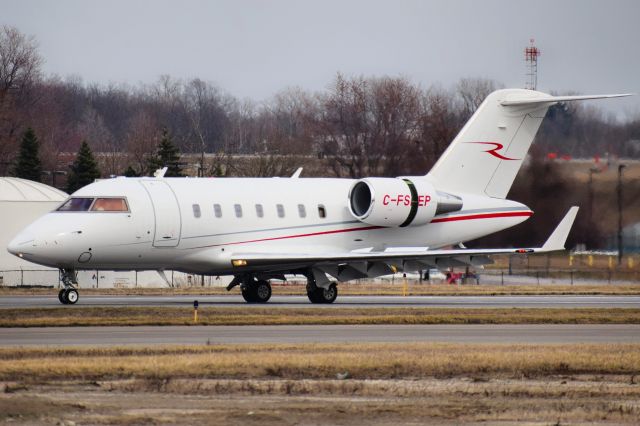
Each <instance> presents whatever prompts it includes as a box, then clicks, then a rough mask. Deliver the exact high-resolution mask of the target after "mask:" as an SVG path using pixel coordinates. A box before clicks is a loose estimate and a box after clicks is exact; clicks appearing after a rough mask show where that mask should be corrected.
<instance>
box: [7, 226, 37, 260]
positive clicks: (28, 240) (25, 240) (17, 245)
mask: <svg viewBox="0 0 640 426" xmlns="http://www.w3.org/2000/svg"><path fill="white" fill-rule="evenodd" d="M34 243H35V238H34V237H33V235H31V234H29V233H26V232H21V233H19V234H18V235H16V237H15V238H14V239H13V240H11V241H10V242H9V244H8V245H7V251H8V252H9V253H11V254H13V255H16V256H18V257H23V256H24V254H25V253H29V252H30V249H31V251H32V249H33V247H34V245H35V244H34Z"/></svg>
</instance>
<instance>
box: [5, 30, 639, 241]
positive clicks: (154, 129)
mask: <svg viewBox="0 0 640 426" xmlns="http://www.w3.org/2000/svg"><path fill="white" fill-rule="evenodd" d="M42 63H43V58H42V57H41V56H40V54H39V52H38V47H37V42H36V40H34V39H33V38H31V37H28V36H25V35H23V34H21V33H20V32H19V31H18V30H16V29H15V28H12V27H7V26H5V27H1V28H0V175H6V174H9V173H10V172H11V170H12V167H13V163H14V160H15V157H16V152H17V150H18V145H19V142H20V139H21V137H22V134H23V133H24V131H25V130H26V129H27V128H28V127H32V128H33V129H34V130H35V133H36V135H37V137H38V138H39V140H40V144H41V147H40V156H41V160H42V163H43V169H44V170H48V171H55V170H57V169H65V168H66V164H65V161H67V162H68V161H69V157H68V155H66V156H65V155H64V154H65V153H74V152H76V150H77V149H78V147H79V146H80V144H81V142H82V141H83V140H86V141H88V143H89V144H90V145H91V147H92V149H93V151H94V152H99V153H100V162H101V168H102V173H103V175H105V176H108V175H112V174H114V175H116V174H122V173H123V171H124V170H125V169H126V168H127V167H129V166H131V167H132V168H133V169H134V170H135V171H136V172H137V173H139V174H142V175H149V174H150V173H151V172H152V170H149V169H148V168H149V161H148V159H149V157H150V156H151V155H152V154H153V153H154V151H155V149H156V146H157V144H158V141H159V139H160V135H161V134H162V131H163V130H164V129H167V131H168V133H169V134H170V136H171V138H172V140H173V142H174V143H175V144H176V145H177V146H178V147H179V149H180V150H181V151H182V153H183V154H190V155H189V158H190V159H191V160H192V159H194V158H200V154H201V153H203V152H204V153H207V155H206V157H205V159H204V161H203V162H202V163H203V164H201V166H202V167H201V172H203V174H204V175H212V176H285V175H289V174H290V173H292V172H293V171H294V170H295V168H296V167H298V166H301V165H305V159H308V160H309V162H310V163H313V164H314V165H315V167H311V168H306V169H305V175H306V176H309V175H316V176H339V177H354V178H355V177H362V176H371V175H377V176H397V175H410V174H424V173H426V172H427V171H428V169H429V167H430V166H431V165H432V164H433V163H434V162H435V160H436V159H437V158H438V157H439V156H440V154H441V153H442V152H443V151H444V149H445V148H446V147H447V145H448V144H449V143H450V142H451V140H453V138H454V137H455V135H456V133H457V132H458V131H459V129H460V128H461V126H462V125H463V124H464V122H465V121H466V120H467V119H468V118H469V117H470V116H471V114H473V112H474V111H475V110H476V109H477V107H478V106H479V104H480V103H481V102H482V100H483V99H484V98H485V96H486V95H487V94H488V93H489V92H491V91H493V90H495V89H497V88H499V87H500V85H499V84H498V83H496V82H494V81H491V80H487V79H478V78H468V79H462V80H460V81H459V82H458V84H457V85H456V86H455V87H451V88H443V87H442V86H440V85H438V84H433V85H431V86H429V87H422V86H420V85H418V84H415V83H413V82H411V81H410V80H408V79H406V78H402V77H388V76H383V77H357V76H356V77H349V76H344V75H341V74H337V75H336V76H335V78H334V79H333V81H331V82H330V84H329V86H328V88H327V89H326V90H324V91H321V92H318V93H312V92H310V91H306V90H304V89H301V88H288V89H285V90H283V91H281V92H280V93H278V94H277V95H275V96H274V97H272V98H271V99H269V100H267V101H265V102H260V103H258V102H254V101H251V100H240V99H238V98H236V97H234V96H232V95H231V94H229V93H227V92H226V91H224V90H223V89H221V88H219V87H217V86H216V85H215V84H213V83H211V82H207V81H203V80H200V79H197V78H196V79H191V80H179V79H175V78H172V77H170V76H167V75H163V76H161V77H160V78H159V79H158V80H157V81H156V82H155V83H153V84H148V85H139V86H127V85H99V84H87V83H84V82H82V81H81V80H80V79H79V78H74V77H70V78H66V79H62V78H59V77H55V76H44V75H43V73H42V72H41V66H42ZM532 152H533V158H534V159H533V161H531V162H530V163H529V165H528V166H527V167H525V168H524V169H523V170H522V171H521V175H523V176H524V175H526V176H524V177H521V178H519V179H518V180H517V182H516V185H515V186H514V188H513V190H512V194H510V195H511V196H512V198H515V199H518V200H520V201H523V202H525V203H530V205H532V206H533V207H534V208H536V207H538V206H539V209H538V215H536V217H538V218H539V219H538V220H537V221H532V222H531V224H529V225H526V226H528V227H529V231H530V233H529V235H531V233H533V234H535V235H537V234H538V231H540V232H543V231H542V230H543V229H545V230H546V229H548V227H549V226H551V222H553V221H555V220H556V218H557V217H559V215H561V214H562V212H563V211H564V207H565V204H566V203H565V202H563V200H559V199H558V198H559V197H560V198H561V197H563V195H562V194H566V193H574V194H581V192H580V190H579V188H577V187H576V188H573V187H571V185H574V186H576V185H578V186H579V185H580V184H579V183H575V182H574V183H571V182H569V181H568V178H567V177H566V176H561V174H560V173H558V171H557V170H556V169H554V167H555V166H554V165H553V164H552V163H548V162H544V161H541V159H542V158H544V157H545V155H546V154H547V153H549V152H556V153H558V155H565V154H568V155H570V156H573V157H583V158H584V157H591V156H594V155H604V154H605V153H609V154H614V155H618V156H626V157H639V156H640V117H638V118H636V119H635V120H631V121H628V122H624V123H620V122H618V121H616V120H615V119H614V118H612V117H609V116H607V115H605V114H604V113H603V112H602V111H601V110H597V109H594V108H586V107H584V106H582V105H563V104H560V105H557V106H554V107H552V108H551V109H550V110H549V113H548V115H547V119H546V120H545V121H544V122H543V125H542V128H541V129H540V131H539V133H538V136H537V138H536V142H535V144H534V147H533V150H532ZM533 176H537V178H536V179H529V177H533ZM572 188H573V189H572ZM582 192H584V191H582ZM558 194H560V195H558ZM576 201H579V200H576ZM531 203H532V204H531ZM578 227H579V228H580V229H582V230H583V231H581V233H582V234H584V235H590V236H591V238H592V239H594V238H595V237H594V235H597V232H598V229H594V224H588V223H579V224H578ZM595 228H597V227H595ZM514 232H515V231H514ZM518 235H519V236H520V237H522V235H523V234H522V233H521V232H520V234H518ZM518 235H510V236H508V237H509V238H511V240H509V241H515V240H517V238H518ZM501 238H502V237H501ZM514 238H515V240H514ZM580 238H582V239H581V240H579V241H583V242H584V241H586V237H580ZM497 242H499V241H497ZM598 244H599V243H598V241H597V240H594V241H592V245H593V246H597V245H598ZM590 245H591V244H590Z"/></svg>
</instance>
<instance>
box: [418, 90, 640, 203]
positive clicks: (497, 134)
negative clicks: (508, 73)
mask: <svg viewBox="0 0 640 426" xmlns="http://www.w3.org/2000/svg"><path fill="white" fill-rule="evenodd" d="M623 96H631V95H630V94H629V93H624V94H614V95H586V96H551V95H548V94H546V93H542V92H536V91H534V90H525V89H503V90H497V91H495V92H493V93H491V94H490V95H489V96H487V99H485V100H484V102H483V103H482V104H481V105H480V106H479V107H478V110H477V111H476V112H475V114H473V116H472V117H471V118H470V119H469V121H468V122H467V124H465V125H464V127H463V128H462V130H460V133H458V136H456V138H455V139H454V140H453V142H451V145H449V147H448V148H447V150H446V151H445V152H444V154H442V157H440V159H439V160H438V162H437V163H436V164H435V165H434V166H433V168H432V169H431V171H430V172H429V173H428V174H427V176H428V177H429V178H430V180H431V182H432V183H433V184H434V185H435V186H436V188H438V189H439V190H441V191H446V192H452V193H454V194H455V193H470V194H479V195H488V196H489V197H494V198H505V197H506V196H507V193H508V192H509V189H510V188H511V185H512V184H513V180H514V179H515V178H516V175H517V174H518V170H520V166H522V162H523V161H524V159H525V157H526V156H527V152H528V151H529V147H530V146H531V142H533V138H534V137H535V135H536V133H537V132H538V128H539V127H540V123H542V119H543V118H544V116H545V114H546V113H547V109H549V107H550V106H551V105H553V104H555V103H556V102H569V101H583V100H587V99H607V98H619V97H623Z"/></svg>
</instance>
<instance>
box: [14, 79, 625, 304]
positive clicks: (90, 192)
mask: <svg viewBox="0 0 640 426" xmlns="http://www.w3.org/2000/svg"><path fill="white" fill-rule="evenodd" d="M619 96H627V95H598V96H550V95H548V94H545V93H541V92H536V91H530V90H521V89H506V90H498V91H496V92H493V93H491V94H490V95H489V96H488V97H487V98H486V99H485V101H484V102H483V103H482V105H480V107H479V108H478V110H477V111H476V112H475V114H474V115H473V116H472V117H471V119H470V120H469V121H468V122H467V124H466V125H465V126H464V127H463V128H462V130H461V131H460V133H459V134H458V135H457V136H456V138H455V139H454V140H453V142H452V143H451V145H450V146H449V147H448V148H447V150H446V151H445V153H444V154H443V155H442V157H441V158H440V159H439V160H438V162H437V163H436V164H435V165H434V166H433V168H432V169H431V171H430V172H429V173H428V174H427V175H426V176H400V177H397V178H380V177H370V178H365V179H358V180H353V179H324V178H299V177H298V176H299V172H297V173H296V174H295V175H294V176H292V177H291V178H260V179H257V178H222V179H221V178H163V177H162V175H163V173H158V174H157V175H156V177H154V178H124V177H119V178H115V179H108V180H102V181H98V182H96V183H93V184H91V185H88V186H85V187H84V188H82V189H80V190H78V191H76V192H75V193H73V194H72V195H71V197H70V198H69V199H67V200H66V201H65V202H64V203H63V204H62V205H61V206H60V207H59V208H57V209H56V210H55V211H53V212H51V213H48V214H46V215H45V216H43V217H41V218H40V219H38V220H37V221H35V222H34V223H32V224H31V225H29V226H28V227H27V228H26V229H24V230H23V231H22V232H21V233H20V234H19V235H18V236H17V237H15V239H13V241H11V243H10V244H9V246H8V250H9V251H10V252H11V253H13V254H15V255H17V256H19V257H21V258H24V259H26V260H28V261H31V262H35V263H39V264H42V265H46V266H50V267H56V268H59V269H60V270H61V276H62V281H63V283H64V288H63V289H62V290H61V291H60V294H59V298H60V301H61V302H62V303H65V304H74V303H76V302H77V301H78V289H77V287H78V286H77V281H76V271H77V270H80V269H104V270H157V271H158V272H159V273H160V275H161V276H163V277H164V278H165V280H166V277H165V276H164V272H163V271H164V270H165V269H170V270H177V271H183V272H187V273H193V274H205V275H233V276H234V278H233V280H232V281H231V283H230V284H229V286H228V289H231V288H233V287H235V286H237V285H239V286H240V289H241V291H242V295H243V297H244V299H245V300H246V301H247V302H250V303H264V302H267V301H268V300H269V298H270V297H271V285H270V283H269V281H270V280H283V279H284V276H285V274H302V275H304V276H305V277H306V279H307V294H308V296H309V300H310V301H311V302H312V303H332V302H333V301H334V300H335V299H336V296H337V294H338V289H337V287H336V283H335V282H334V281H333V280H337V281H348V280H352V279H358V278H367V277H369V278H371V277H376V276H381V275H387V274H390V273H394V272H397V271H405V272H408V271H417V270H423V269H428V268H448V267H456V266H465V265H474V266H476V265H483V264H488V263H491V259H490V258H489V256H490V255H494V254H507V255H510V254H517V253H537V252H550V251H555V250H563V249H564V244H565V241H566V238H567V235H568V233H569V231H570V229H571V226H572V224H573V221H574V219H575V217H576V213H577V211H578V207H571V208H570V209H569V211H568V213H567V214H566V216H565V217H564V218H563V219H562V221H561V222H560V224H559V225H558V226H557V227H556V229H555V231H553V233H552V234H551V236H550V237H549V238H548V240H547V241H546V243H544V245H543V246H542V247H539V248H519V249H518V248H515V249H514V248H508V249H466V248H464V246H463V245H462V242H464V241H467V240H473V239H475V238H479V237H482V236H484V235H488V234H491V233H494V232H497V231H500V230H503V229H506V228H509V227H511V226H514V225H517V224H519V223H521V222H523V221H524V220H526V219H527V218H528V217H529V216H531V215H532V214H533V212H532V211H531V210H530V209H529V208H528V207H527V206H525V205H523V204H520V203H518V202H515V201H510V200H507V199H506V196H507V193H508V192H509V189H510V188H511V185H512V183H513V180H514V179H515V177H516V174H517V173H518V170H519V169H520V166H521V165H522V162H523V161H524V159H525V156H526V155H527V151H528V150H529V146H530V145H531V142H532V141H533V138H534V136H535V134H536V132H537V130H538V127H539V126H540V123H541V122H542V119H543V118H544V116H545V114H546V112H547V109H548V108H549V106H551V105H553V104H554V103H556V102H565V101H576V100H583V99H596V98H610V97H619ZM451 246H454V247H456V248H454V249H443V248H444V247H451Z"/></svg>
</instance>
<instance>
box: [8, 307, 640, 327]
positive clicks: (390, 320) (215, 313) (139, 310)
mask: <svg viewBox="0 0 640 426" xmlns="http://www.w3.org/2000/svg"><path fill="white" fill-rule="evenodd" d="M304 324H309V325H310V324H323V325H337V324H343V325H350V324H353V325H356V324H640V309H637V308H617V309H606V308H570V309H563V308H464V309H463V308H454V309H452V308H339V307H325V308H312V307H308V308H270V307H264V308H263V307H259V308H258V307H253V306H252V307H237V308H235V307H233V308H219V307H201V308H200V309H199V310H198V323H197V324H195V323H194V322H193V308H191V307H82V306H64V307H56V308H10V309H0V327H61V326H125V325H126V326H136V325H304Z"/></svg>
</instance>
